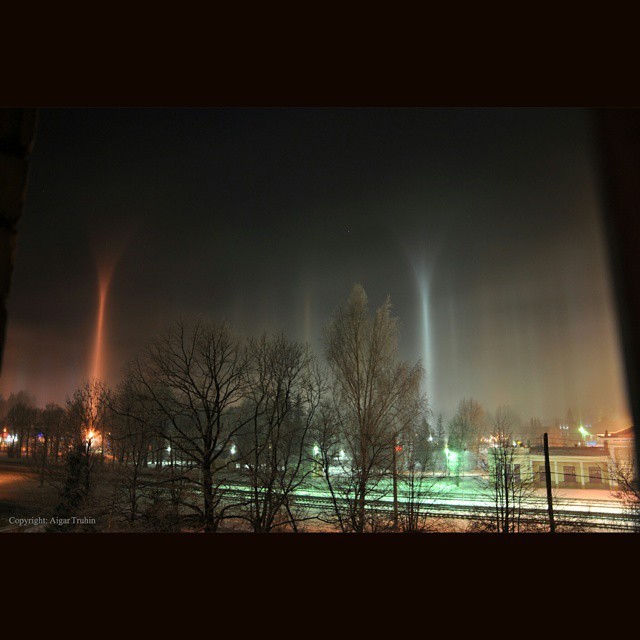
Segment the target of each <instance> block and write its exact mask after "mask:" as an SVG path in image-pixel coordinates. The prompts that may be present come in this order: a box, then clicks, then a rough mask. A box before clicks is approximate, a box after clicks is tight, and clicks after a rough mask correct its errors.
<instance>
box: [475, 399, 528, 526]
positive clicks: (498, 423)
mask: <svg viewBox="0 0 640 640" xmlns="http://www.w3.org/2000/svg"><path fill="white" fill-rule="evenodd" d="M488 423H489V429H490V434H491V435H490V446H489V448H488V453H487V462H488V465H487V476H486V477H484V478H482V479H481V480H480V481H479V483H480V496H481V497H486V498H487V499H489V500H490V501H491V503H492V505H493V506H492V509H491V510H490V512H489V513H488V514H486V516H485V517H484V518H481V519H480V521H479V523H480V524H479V525H478V523H476V527H477V528H479V529H481V530H484V531H495V532H498V533H518V532H521V531H525V530H528V529H531V523H529V522H527V520H526V519H525V518H524V509H525V508H526V507H527V505H528V504H529V503H530V501H531V499H532V498H533V496H534V495H535V486H534V478H533V477H532V476H530V475H529V474H528V473H526V469H524V468H523V463H524V461H525V459H526V455H525V454H524V451H525V450H524V449H523V448H522V447H518V446H517V444H516V443H515V442H514V433H515V432H517V430H518V428H519V425H520V418H519V417H518V416H517V414H516V413H515V412H514V411H513V409H511V408H510V407H507V406H504V407H500V408H498V409H497V410H496V412H495V413H494V414H493V415H491V416H490V417H489V420H488Z"/></svg>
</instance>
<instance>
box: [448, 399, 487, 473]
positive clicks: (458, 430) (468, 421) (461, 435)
mask: <svg viewBox="0 0 640 640" xmlns="http://www.w3.org/2000/svg"><path fill="white" fill-rule="evenodd" d="M448 427H449V428H448V431H449V434H448V440H447V447H448V452H447V455H448V461H447V471H448V472H453V475H454V476H455V482H456V485H459V484H460V474H461V472H462V471H463V470H464V468H465V465H466V464H467V462H468V456H469V454H474V455H477V454H478V442H479V438H480V436H481V431H482V429H483V427H484V409H483V408H482V406H481V405H480V403H479V402H477V401H476V400H474V399H473V398H464V399H463V400H461V401H460V404H459V405H458V410H457V411H456V414H455V416H454V417H453V418H452V420H451V421H450V422H449V425H448Z"/></svg>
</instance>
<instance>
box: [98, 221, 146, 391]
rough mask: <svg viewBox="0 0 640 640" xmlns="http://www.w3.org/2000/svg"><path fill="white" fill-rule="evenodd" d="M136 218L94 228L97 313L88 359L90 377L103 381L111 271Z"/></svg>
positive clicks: (133, 230)
mask: <svg viewBox="0 0 640 640" xmlns="http://www.w3.org/2000/svg"><path fill="white" fill-rule="evenodd" d="M139 223H140V220H135V219H132V220H130V221H129V222H128V225H126V226H124V227H119V228H118V229H117V230H115V231H114V229H111V228H109V229H104V228H103V229H95V230H94V237H93V245H94V246H93V251H94V255H95V257H96V263H97V266H98V315H97V318H96V328H95V336H94V343H93V357H92V360H91V379H92V380H100V381H102V382H105V381H106V380H105V378H106V366H105V352H106V349H105V324H106V323H105V318H106V315H107V314H106V309H107V298H108V296H109V288H110V286H111V282H112V280H113V273H114V271H115V269H116V266H117V264H118V262H119V261H120V258H121V256H122V254H123V253H124V251H125V248H126V247H127V245H128V244H129V241H130V240H131V238H132V237H133V235H134V233H135V230H136V228H137V226H138V224H139Z"/></svg>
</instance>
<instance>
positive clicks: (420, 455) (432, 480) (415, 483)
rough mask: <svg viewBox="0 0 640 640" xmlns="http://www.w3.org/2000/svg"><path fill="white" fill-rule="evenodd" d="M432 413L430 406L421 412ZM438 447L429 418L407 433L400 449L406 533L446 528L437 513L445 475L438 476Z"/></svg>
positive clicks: (403, 528)
mask: <svg viewBox="0 0 640 640" xmlns="http://www.w3.org/2000/svg"><path fill="white" fill-rule="evenodd" d="M427 412H428V409H427V407H426V404H425V405H424V406H423V407H422V408H421V410H419V411H418V412H417V415H418V416H419V417H421V416H424V415H425V414H426V413H427ZM437 447H438V444H437V439H436V436H435V435H434V434H433V433H432V430H431V428H430V426H429V423H428V422H427V420H426V418H425V417H421V419H418V424H417V425H416V426H415V427H409V428H407V429H406V430H405V433H404V435H403V437H402V444H401V445H400V447H399V452H398V454H399V457H400V464H399V467H400V473H399V474H398V493H399V496H400V499H399V501H398V509H397V511H398V518H397V520H398V523H397V526H398V529H399V530H400V531H402V532H404V533H422V532H427V531H437V530H439V529H440V528H442V518H440V517H436V516H434V514H433V508H432V507H433V504H434V501H435V499H436V498H437V495H438V492H437V486H438V483H439V481H440V479H441V475H440V474H441V472H439V473H436V467H437V466H438V464H437V462H438V461H437V457H436V455H435V454H436V453H437V452H438V448H437Z"/></svg>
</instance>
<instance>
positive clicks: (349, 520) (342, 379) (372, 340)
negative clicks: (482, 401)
mask: <svg viewBox="0 0 640 640" xmlns="http://www.w3.org/2000/svg"><path fill="white" fill-rule="evenodd" d="M324 342H325V351H326V357H327V360H328V363H329V366H330V368H331V371H332V373H333V381H334V384H333V394H332V395H333V398H332V406H331V407H326V408H325V410H324V411H323V412H322V415H321V423H320V425H318V431H317V445H316V446H317V448H318V458H319V464H320V468H321V473H322V476H323V478H324V481H325V483H326V485H327V488H328V489H329V493H330V495H331V496H332V503H333V507H334V513H335V520H336V522H337V524H338V525H339V527H340V529H341V530H342V531H353V532H358V533H360V532H364V531H371V530H376V529H378V528H379V527H380V523H379V521H378V520H376V518H375V512H374V511H373V510H371V511H370V513H369V514H368V513H367V503H368V501H369V498H372V499H375V500H379V499H380V498H381V497H382V496H383V495H384V494H385V493H386V492H388V491H389V486H388V482H386V480H388V478H389V474H390V470H391V469H392V466H393V460H394V454H395V447H396V446H397V442H398V434H399V433H400V432H401V430H402V428H403V427H402V425H403V420H404V419H405V413H406V407H407V403H411V402H413V401H414V399H415V398H416V397H417V396H418V395H419V390H420V383H421V381H422V377H423V369H422V367H421V365H420V363H417V364H415V365H413V366H410V365H409V364H408V363H406V362H400V361H398V320H397V318H394V317H392V316H391V302H390V300H389V299H387V300H386V302H385V303H384V304H383V305H382V306H381V307H380V308H379V309H378V310H377V311H376V312H375V314H374V315H373V317H371V315H370V313H369V308H368V300H367V295H366V293H365V291H364V289H363V288H362V287H361V286H360V285H355V286H354V288H353V290H352V292H351V295H350V297H349V301H348V303H347V305H345V306H343V307H341V308H339V309H338V311H337V312H336V313H335V315H334V317H333V320H332V321H331V322H330V324H329V325H328V327H327V328H326V331H325V335H324ZM328 421H330V422H328ZM335 467H337V468H338V472H337V473H334V474H333V475H332V469H333V468H335Z"/></svg>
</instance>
